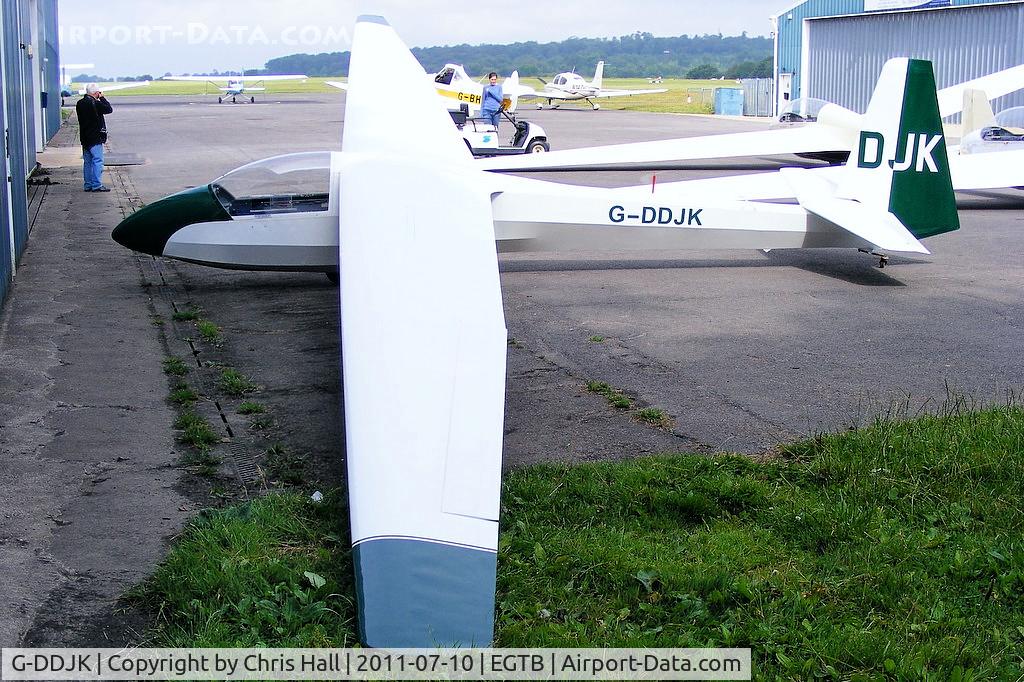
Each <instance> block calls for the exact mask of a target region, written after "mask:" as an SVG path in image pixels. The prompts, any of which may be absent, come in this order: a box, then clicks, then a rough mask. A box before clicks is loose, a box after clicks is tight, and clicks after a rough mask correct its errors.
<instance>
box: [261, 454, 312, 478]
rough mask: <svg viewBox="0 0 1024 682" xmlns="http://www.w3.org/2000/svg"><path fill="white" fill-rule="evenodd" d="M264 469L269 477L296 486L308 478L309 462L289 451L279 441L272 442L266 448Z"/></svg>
mask: <svg viewBox="0 0 1024 682" xmlns="http://www.w3.org/2000/svg"><path fill="white" fill-rule="evenodd" d="M266 471H267V477H268V478H270V479H273V480H275V481H278V482H280V483H284V484H285V485H290V486H298V485H302V484H303V483H305V482H306V481H307V480H308V478H309V477H308V476H307V473H308V471H309V463H308V462H307V460H306V458H305V457H303V456H301V455H296V454H294V453H291V452H289V451H288V450H287V448H285V447H284V446H283V445H281V444H280V443H274V444H273V445H271V446H270V447H269V448H267V459H266Z"/></svg>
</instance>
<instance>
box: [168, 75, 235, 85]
mask: <svg viewBox="0 0 1024 682" xmlns="http://www.w3.org/2000/svg"><path fill="white" fill-rule="evenodd" d="M160 80H162V81H184V82H186V83H212V82H213V81H220V80H224V79H223V78H221V77H220V76H164V77H162V78H161V79H160Z"/></svg>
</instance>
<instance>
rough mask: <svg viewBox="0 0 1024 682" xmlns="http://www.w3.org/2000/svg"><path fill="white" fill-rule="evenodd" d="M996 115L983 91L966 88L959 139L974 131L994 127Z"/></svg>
mask: <svg viewBox="0 0 1024 682" xmlns="http://www.w3.org/2000/svg"><path fill="white" fill-rule="evenodd" d="M995 122H996V115H995V113H994V112H993V111H992V104H991V103H990V102H989V101H988V95H986V94H985V91H984V90H976V89H972V88H968V89H966V90H964V113H963V120H962V121H961V132H960V139H961V141H962V140H963V138H965V137H967V136H968V135H969V134H971V133H973V132H974V131H976V130H981V129H982V128H984V127H986V126H991V125H995Z"/></svg>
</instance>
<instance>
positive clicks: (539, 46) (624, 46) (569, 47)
mask: <svg viewBox="0 0 1024 682" xmlns="http://www.w3.org/2000/svg"><path fill="white" fill-rule="evenodd" d="M412 53H413V54H414V55H415V56H416V59H418V60H419V62H420V64H422V65H423V68H424V69H426V70H427V71H437V70H438V69H440V68H441V67H442V66H444V65H445V64H446V63H455V64H462V65H463V66H464V67H465V68H466V71H467V72H468V73H469V74H470V75H471V76H479V75H481V74H486V73H488V72H489V71H497V72H498V73H500V74H502V75H507V74H509V73H511V72H512V70H513V69H518V70H519V74H520V75H521V76H524V77H528V76H541V77H542V78H547V77H550V76H552V75H554V74H556V73H560V72H562V71H570V70H574V69H575V70H576V71H577V72H579V73H580V74H582V75H584V76H587V77H589V75H590V74H593V72H594V67H595V66H596V64H597V62H598V61H602V60H603V61H604V62H605V69H604V75H605V76H606V77H610V78H616V77H619V78H638V77H651V76H662V77H665V78H719V77H723V76H724V77H726V78H769V77H771V75H772V41H771V40H770V39H768V38H763V37H750V36H747V35H746V33H744V34H743V35H740V36H723V35H721V34H715V35H702V36H687V35H681V36H676V37H669V38H666V37H656V36H654V35H652V34H650V33H634V34H632V35H628V36H620V37H618V38H569V39H567V40H563V41H560V42H552V43H537V42H533V41H530V42H520V43H511V44H508V45H493V44H487V45H446V46H443V47H414V48H412ZM350 58H351V53H349V52H323V53H320V54H292V55H287V56H285V57H278V58H276V59H271V60H270V61H268V62H267V63H266V65H265V68H264V69H261V70H260V71H259V72H258V73H256V72H254V73H253V74H252V75H258V74H263V75H270V74H275V73H304V74H306V75H308V76H342V77H344V76H347V75H348V67H349V59H350Z"/></svg>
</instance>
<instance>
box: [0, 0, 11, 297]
mask: <svg viewBox="0 0 1024 682" xmlns="http://www.w3.org/2000/svg"><path fill="white" fill-rule="evenodd" d="M5 14H6V10H5V9H4V5H3V4H2V3H0V81H2V82H0V183H2V184H0V304H2V302H3V300H4V298H6V297H7V291H8V289H10V286H11V278H12V277H13V274H14V250H13V249H14V234H13V231H12V230H13V229H14V224H13V222H12V220H11V203H10V187H11V184H10V183H9V182H8V181H7V179H8V178H9V177H11V171H10V158H9V150H8V149H7V135H6V134H4V132H5V131H6V130H7V117H6V108H7V107H6V106H5V100H6V98H5V97H4V92H6V89H7V88H6V81H7V70H6V68H5V65H6V55H7V42H8V38H7V31H6V30H4V26H6V19H5Z"/></svg>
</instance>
